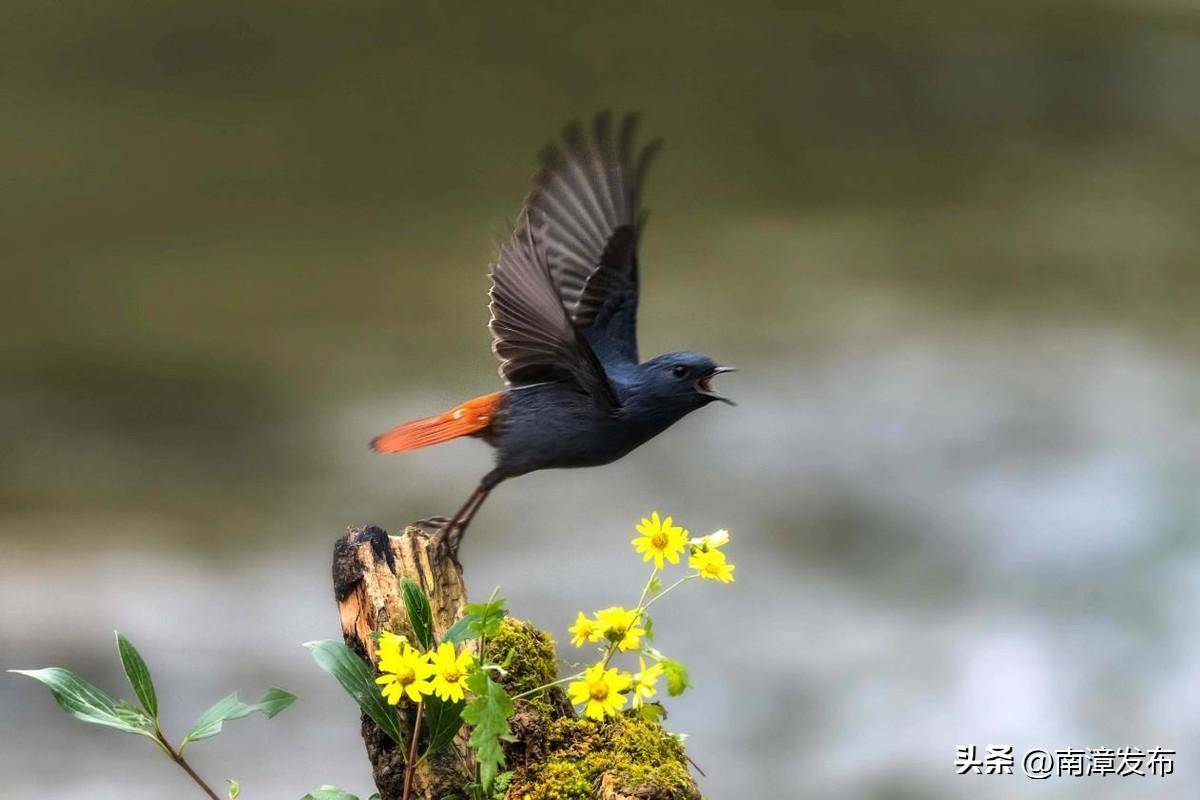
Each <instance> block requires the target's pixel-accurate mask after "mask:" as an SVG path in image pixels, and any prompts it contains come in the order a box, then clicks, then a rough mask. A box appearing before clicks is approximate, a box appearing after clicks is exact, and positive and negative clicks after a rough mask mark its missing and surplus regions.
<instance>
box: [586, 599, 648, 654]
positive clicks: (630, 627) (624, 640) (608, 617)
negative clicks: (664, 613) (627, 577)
mask: <svg viewBox="0 0 1200 800" xmlns="http://www.w3.org/2000/svg"><path fill="white" fill-rule="evenodd" d="M640 617H641V612H640V611H638V610H637V609H634V610H633V611H626V610H625V609H624V608H623V607H621V606H612V607H611V608H603V609H601V610H599V611H597V612H596V623H597V624H598V625H599V626H600V630H601V632H602V635H603V637H604V638H605V639H607V640H608V641H610V642H612V643H614V644H615V645H616V646H617V649H618V650H636V649H637V648H638V645H639V644H641V640H642V637H643V636H645V635H646V629H645V628H639V627H638V626H637V623H638V619H639V618H640Z"/></svg>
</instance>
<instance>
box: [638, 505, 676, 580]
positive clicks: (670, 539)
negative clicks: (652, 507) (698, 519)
mask: <svg viewBox="0 0 1200 800" xmlns="http://www.w3.org/2000/svg"><path fill="white" fill-rule="evenodd" d="M637 532H638V533H640V534H641V536H639V537H637V538H636V539H634V540H633V541H632V542H631V544H632V545H633V548H634V550H636V551H637V552H638V553H641V554H642V561H649V560H650V559H654V567H655V569H662V568H663V559H664V558H665V559H666V560H667V561H670V562H671V563H672V564H678V563H679V554H680V553H682V552H683V548H684V547H686V546H687V541H688V534H687V531H685V530H684V529H683V528H681V527H679V526H678V525H672V524H671V518H670V517H667V518H666V519H659V518H658V512H657V511H655V512H654V513H652V514H651V515H650V519H643V520H642V521H641V522H640V523H639V524H638V526H637Z"/></svg>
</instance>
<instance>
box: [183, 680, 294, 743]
mask: <svg viewBox="0 0 1200 800" xmlns="http://www.w3.org/2000/svg"><path fill="white" fill-rule="evenodd" d="M295 700H296V695H294V694H292V693H291V692H287V691H284V690H283V689H279V688H277V687H271V689H269V690H268V691H267V693H266V694H264V695H263V696H262V698H261V699H260V700H259V701H258V702H257V703H254V704H253V705H250V704H247V703H243V702H242V701H240V700H238V696H237V692H233V693H231V694H229V695H227V696H225V697H223V698H221V699H220V700H218V701H217V702H216V703H214V704H213V705H212V706H210V707H209V709H208V710H207V711H205V712H204V713H203V714H201V715H200V719H198V720H196V722H195V724H194V725H192V728H191V730H189V731H188V732H187V735H186V736H184V737H183V741H182V742H180V744H179V749H180V750H183V748H184V747H186V746H187V745H188V743H189V742H198V741H200V740H202V739H209V738H212V737H213V736H216V735H217V734H218V733H220V732H221V730H222V728H223V727H224V725H225V723H226V722H227V721H229V720H235V719H241V718H242V717H245V716H249V715H250V714H253V713H254V712H255V711H258V712H261V713H262V714H264V715H265V716H266V717H267V719H270V718H271V717H274V716H275V715H276V714H278V713H279V712H280V711H283V710H284V709H285V708H287V707H288V706H290V705H291V704H292V703H293V702H295Z"/></svg>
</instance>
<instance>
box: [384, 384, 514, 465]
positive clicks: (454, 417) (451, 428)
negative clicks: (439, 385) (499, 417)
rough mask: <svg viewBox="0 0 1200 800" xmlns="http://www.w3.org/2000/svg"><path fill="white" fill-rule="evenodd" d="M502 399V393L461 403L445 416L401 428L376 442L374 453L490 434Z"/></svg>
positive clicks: (400, 450) (412, 448)
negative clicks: (479, 434) (482, 432)
mask: <svg viewBox="0 0 1200 800" xmlns="http://www.w3.org/2000/svg"><path fill="white" fill-rule="evenodd" d="M502 397H503V393H502V392H492V393H491V394H485V395H483V396H482V397H476V398H474V399H472V400H468V401H467V402H465V403H461V404H459V405H457V406H455V407H454V408H452V409H450V410H449V411H447V412H446V413H445V414H439V415H437V416H436V417H426V418H425V419H414V420H413V421H412V422H406V423H404V424H403V425H398V426H396V427H395V428H392V429H391V430H390V431H388V432H387V433H385V434H383V435H382V436H376V437H375V438H374V439H372V440H371V449H372V450H374V451H375V452H377V453H402V452H404V451H405V450H415V449H417V448H418V447H428V446H429V445H431V444H438V443H440V442H445V441H449V440H450V439H457V438H458V437H459V436H470V435H471V434H476V433H479V432H480V431H484V430H487V429H488V427H489V426H490V425H491V424H492V417H493V415H494V414H495V413H496V409H498V408H499V407H500V400H501V398H502Z"/></svg>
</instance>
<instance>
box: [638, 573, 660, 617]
mask: <svg viewBox="0 0 1200 800" xmlns="http://www.w3.org/2000/svg"><path fill="white" fill-rule="evenodd" d="M656 577H658V567H655V568H654V569H652V570H650V577H649V578H647V579H646V585H645V586H643V587H642V596H641V597H639V598H638V602H637V607H638V608H641V607H642V603H644V602H646V594H647V593H648V592H649V591H650V584H652V583H654V579H655V578H656Z"/></svg>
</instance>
